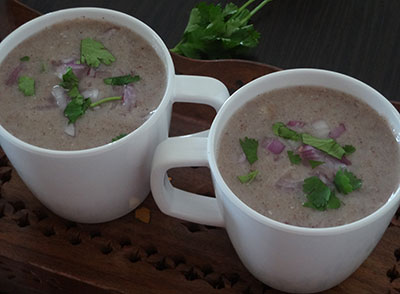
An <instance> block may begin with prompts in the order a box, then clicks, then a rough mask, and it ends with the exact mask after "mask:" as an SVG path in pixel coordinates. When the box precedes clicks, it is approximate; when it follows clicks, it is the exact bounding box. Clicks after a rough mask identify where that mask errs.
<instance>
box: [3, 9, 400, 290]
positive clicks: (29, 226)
mask: <svg viewBox="0 0 400 294" xmlns="http://www.w3.org/2000/svg"><path fill="white" fill-rule="evenodd" d="M0 5H1V4H0ZM0 11H1V12H0V14H2V13H6V15H0V18H1V19H2V20H3V19H6V25H5V26H4V27H3V31H0V33H4V32H5V31H4V28H6V27H7V26H8V28H9V29H13V28H15V27H16V26H18V25H20V24H22V23H23V22H25V21H27V20H29V19H31V18H33V17H35V16H37V15H38V14H37V13H35V12H34V11H31V10H29V9H27V8H26V7H23V6H21V5H20V4H19V3H18V2H16V1H9V2H7V6H6V9H0ZM2 37H4V34H3V35H2V36H0V39H1V38H2ZM172 56H173V59H174V63H175V67H176V71H177V73H181V74H199V75H207V76H213V77H216V78H218V79H220V80H221V81H223V82H224V83H225V84H226V85H227V87H228V88H229V90H230V91H231V92H232V91H234V90H236V89H238V88H239V87H241V86H242V85H244V84H246V83H247V82H249V81H251V80H253V79H254V78H257V77H259V76H261V75H264V74H268V73H271V72H273V71H276V70H278V69H277V68H275V67H271V66H268V65H264V64H259V63H254V62H248V61H238V60H226V61H195V60H191V59H187V58H183V57H180V56H176V55H172ZM397 107H398V105H397ZM398 109H399V108H398ZM214 116H215V112H214V111H213V110H212V109H211V108H209V107H207V106H199V105H195V104H183V103H182V104H176V105H175V106H174V112H173V116H172V123H171V130H170V135H171V136H175V135H182V134H187V133H191V132H195V131H201V130H205V129H207V128H209V126H210V124H211V121H212V119H213V118H214ZM169 174H170V176H171V177H172V182H173V184H174V185H175V186H177V187H180V188H182V189H186V190H189V191H193V192H196V193H201V194H204V195H210V196H212V195H213V193H214V192H213V189H212V185H211V179H210V175H209V171H208V170H207V169H205V168H184V169H175V170H172V171H171V172H170V173H169ZM146 212H149V215H150V221H149V222H147V221H146V220H145V219H143V218H141V217H140V214H141V213H142V214H144V215H145V216H146ZM399 217H400V214H399V212H398V213H397V215H396V217H395V218H394V219H393V221H392V223H391V225H390V226H389V228H388V229H387V231H386V233H385V235H384V237H383V239H382V240H381V241H380V243H379V244H378V246H377V247H376V249H375V250H374V251H373V253H372V254H371V256H370V257H369V258H368V259H367V260H366V261H365V262H364V263H363V264H362V266H361V267H360V268H359V269H358V270H357V271H356V272H355V273H354V274H353V275H352V276H351V277H350V278H349V279H347V280H346V281H344V282H343V283H342V284H340V285H339V286H337V287H335V288H333V289H331V290H329V291H326V292H325V293H398V294H399V293H400V278H399V277H400V274H399V272H398V267H399V266H400V263H399V260H400V220H399ZM140 219H142V220H140ZM3 293H10V294H11V293H221V294H222V293H246V294H250V293H260V294H261V293H282V292H279V291H277V290H274V289H271V288H269V287H268V286H266V285H263V284H262V283H261V282H259V281H257V280H256V279H255V278H254V277H253V276H252V275H251V274H250V273H249V272H248V271H247V270H246V269H245V268H244V266H243V265H242V264H241V262H240V260H239V259H238V257H237V255H236V253H235V251H234V249H233V247H232V246H231V243H230V241H229V239H228V236H227V234H226V231H225V230H224V229H221V228H215V227H210V226H203V225H198V224H193V223H189V222H185V221H181V220H178V219H174V218H171V217H168V216H166V215H164V214H162V213H161V212H160V211H159V209H158V208H157V207H156V205H155V203H154V200H153V198H152V196H151V195H149V197H148V198H147V199H146V200H145V201H144V203H143V204H142V205H141V206H140V207H139V208H138V209H136V211H134V212H132V213H130V214H128V215H126V216H125V217H123V218H120V219H118V220H116V221H112V222H108V223H104V224H98V225H84V224H78V223H73V222H69V221H66V220H64V219H61V218H60V217H58V216H56V215H54V214H53V213H51V212H50V211H49V210H47V209H46V208H45V207H44V206H43V205H42V204H41V203H39V202H38V201H37V200H36V198H34V196H33V195H32V194H31V193H30V191H29V190H28V189H27V188H26V186H25V185H24V184H23V183H22V182H21V179H20V178H19V177H18V174H17V173H16V172H15V170H14V169H13V168H12V166H11V165H10V163H9V162H8V160H7V158H6V156H5V155H4V153H3V151H2V150H1V149H0V294H3Z"/></svg>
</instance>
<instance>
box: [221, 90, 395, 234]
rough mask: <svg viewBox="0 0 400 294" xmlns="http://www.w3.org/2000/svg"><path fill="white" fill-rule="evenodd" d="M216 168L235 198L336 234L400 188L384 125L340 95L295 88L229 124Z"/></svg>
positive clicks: (268, 97) (260, 101) (274, 94)
mask: <svg viewBox="0 0 400 294" xmlns="http://www.w3.org/2000/svg"><path fill="white" fill-rule="evenodd" d="M217 164H218V168H219V170H220V172H221V175H222V177H223V179H224V180H225V182H226V183H227V185H228V186H229V187H230V189H231V190H232V192H233V193H234V194H235V195H236V196H237V197H238V198H239V199H241V200H242V201H243V202H244V203H245V204H247V205H248V206H249V207H251V208H252V209H254V210H256V211H257V212H259V213H261V214H263V215H265V216H267V217H269V218H271V219H274V220H277V221H279V222H282V223H286V224H291V225H295V226H302V227H313V228H314V227H331V226H338V225H343V224H347V223H350V222H354V221H356V220H358V219H361V218H363V217H365V216H367V215H369V214H371V213H372V212H374V211H375V210H377V209H378V208H379V207H380V206H382V205H383V204H384V203H385V202H386V201H387V200H388V198H389V197H390V196H391V194H392V193H393V192H394V191H395V189H396V188H397V186H398V184H399V178H400V155H399V143H398V142H396V140H395V138H394V136H393V134H392V130H391V128H390V127H389V126H388V124H387V122H386V121H385V120H384V119H383V118H382V117H381V116H380V115H379V114H378V113H377V112H376V111H375V110H373V109H372V108H371V107H370V106H368V105H367V104H365V103H364V102H361V101H359V100H358V99H356V98H355V97H353V96H351V95H348V94H345V93H343V92H340V91H336V90H332V89H327V88H322V87H313V86H298V87H289V88H283V89H278V90H274V91H271V92H268V93H264V94H262V95H259V96H257V97H256V98H254V99H252V100H251V101H249V102H247V103H246V104H245V105H244V106H242V107H241V108H240V109H239V110H238V111H237V112H236V113H235V114H234V115H233V116H232V117H231V118H230V120H229V121H228V122H227V124H226V125H225V127H224V130H223V131H222V133H221V138H220V141H219V142H218V150H217Z"/></svg>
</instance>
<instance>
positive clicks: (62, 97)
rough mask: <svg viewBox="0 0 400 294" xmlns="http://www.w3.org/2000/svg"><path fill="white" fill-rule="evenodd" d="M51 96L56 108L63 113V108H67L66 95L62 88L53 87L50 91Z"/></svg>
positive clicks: (58, 86)
mask: <svg viewBox="0 0 400 294" xmlns="http://www.w3.org/2000/svg"><path fill="white" fill-rule="evenodd" d="M51 94H52V95H53V97H54V99H55V100H56V103H57V105H58V107H59V108H60V109H61V110H62V111H64V109H65V107H67V98H68V96H67V93H66V91H65V89H64V88H63V87H61V86H60V85H55V86H54V87H53V89H52V90H51Z"/></svg>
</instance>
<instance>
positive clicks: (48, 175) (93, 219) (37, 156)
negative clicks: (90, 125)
mask: <svg viewBox="0 0 400 294" xmlns="http://www.w3.org/2000/svg"><path fill="white" fill-rule="evenodd" d="M83 17H84V18H86V19H95V20H102V19H104V20H105V21H108V22H111V23H113V24H115V25H119V26H124V27H127V28H128V29H130V30H132V31H134V32H136V33H137V34H139V35H140V36H142V37H143V38H144V39H145V40H147V41H148V42H149V43H150V44H151V45H152V46H153V48H154V49H155V51H156V52H157V54H158V55H159V57H160V58H161V60H162V61H163V63H164V66H165V69H166V90H165V93H164V96H163V97H162V100H161V103H160V104H159V106H158V107H157V109H156V111H155V112H154V114H153V115H152V116H151V117H150V118H149V119H148V120H147V121H146V122H144V123H143V125H141V126H140V127H139V128H137V129H136V130H134V131H133V132H131V133H130V134H128V135H127V136H126V137H124V138H122V139H120V140H118V141H116V142H113V143H109V144H106V145H103V146H100V147H96V148H91V149H86V150H78V151H57V150H49V149H44V148H40V147H37V146H33V145H30V144H28V143H26V142H23V141H21V140H19V139H18V138H16V137H14V136H13V135H11V134H10V133H9V132H7V130H5V129H4V128H3V127H2V126H0V145H1V147H2V148H3V150H4V152H5V153H6V155H7V157H8V158H9V159H10V161H11V163H12V165H13V166H14V167H15V169H16V170H17V172H18V174H19V175H20V177H21V178H22V180H23V181H24V182H25V184H26V185H27V186H28V188H29V189H30V190H31V191H32V192H33V194H34V195H35V196H36V197H37V198H38V199H39V200H40V201H41V202H42V203H43V204H44V205H45V206H47V207H48V208H49V209H50V210H52V211H53V212H55V213H56V214H58V215H59V216H61V217H64V218H66V219H69V220H72V221H76V222H83V223H98V222H105V221H109V220H112V219H115V218H118V217H120V216H123V215H125V214H126V213H128V212H130V211H131V210H133V209H134V208H135V207H137V206H138V205H139V204H140V203H141V202H142V201H143V200H144V199H145V198H146V196H147V195H148V193H149V191H150V167H151V161H152V158H153V153H154V150H155V148H156V146H157V145H158V143H160V142H161V141H163V140H164V139H166V138H167V137H168V131H169V125H170V119H171V112H172V104H173V103H174V102H192V103H204V104H208V105H211V106H212V107H214V108H215V109H216V110H218V109H219V108H220V106H221V105H222V104H223V103H224V102H225V100H226V99H227V98H228V96H229V93H228V90H227V89H226V87H225V86H224V85H223V84H222V83H221V82H219V81H218V80H216V79H213V78H209V77H199V76H177V75H175V72H174V66H173V63H172V59H171V56H170V54H169V51H168V49H167V47H166V46H165V44H164V43H163V41H162V40H161V38H160V37H159V36H158V35H157V34H156V33H155V32H154V31H153V30H152V29H151V28H150V27H148V26H147V25H146V24H144V23H143V22H141V21H139V20H138V19H136V18H134V17H132V16H129V15H127V14H124V13H121V12H117V11H113V10H108V9H101V8H72V9H66V10H60V11H56V12H52V13H49V14H46V15H43V16H40V17H38V18H36V19H34V20H32V21H30V22H28V23H26V24H24V25H22V26H21V27H19V28H18V29H16V30H15V31H14V32H12V33H11V34H10V35H9V36H7V37H6V38H5V39H4V40H3V41H2V42H1V43H0V62H2V60H3V59H4V58H6V56H7V54H8V53H9V52H10V51H11V50H13V48H15V47H16V46H17V45H18V44H19V43H21V42H22V41H24V40H26V39H27V38H29V37H30V36H32V35H33V34H35V33H37V32H39V31H41V30H43V29H44V28H45V27H48V26H51V25H53V24H56V23H60V22H63V21H66V20H72V19H79V18H83ZM160 82H161V81H160Z"/></svg>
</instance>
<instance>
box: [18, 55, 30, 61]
mask: <svg viewBox="0 0 400 294" xmlns="http://www.w3.org/2000/svg"><path fill="white" fill-rule="evenodd" d="M29 59H30V58H29V56H24V57H21V58H20V59H19V60H20V61H22V62H26V61H29Z"/></svg>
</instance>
